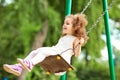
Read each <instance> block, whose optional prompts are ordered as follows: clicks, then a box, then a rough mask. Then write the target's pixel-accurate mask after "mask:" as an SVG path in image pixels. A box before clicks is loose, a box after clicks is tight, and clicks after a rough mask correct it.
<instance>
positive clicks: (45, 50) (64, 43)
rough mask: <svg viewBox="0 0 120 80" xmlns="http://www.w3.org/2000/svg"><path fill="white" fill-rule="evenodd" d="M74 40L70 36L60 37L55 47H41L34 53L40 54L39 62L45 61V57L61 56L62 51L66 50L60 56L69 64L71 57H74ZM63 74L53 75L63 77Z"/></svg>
mask: <svg viewBox="0 0 120 80" xmlns="http://www.w3.org/2000/svg"><path fill="white" fill-rule="evenodd" d="M75 39H76V37H74V36H72V35H65V36H63V37H61V38H60V39H59V41H58V43H57V44H56V45H55V46H52V47H41V48H38V49H37V50H35V51H34V52H37V53H38V54H40V59H41V60H40V62H41V61H43V60H44V59H45V57H47V56H50V55H57V54H61V53H62V52H63V51H65V50H67V49H71V50H67V51H65V52H63V53H62V54H61V56H62V57H63V58H64V59H65V60H66V61H67V62H68V63H69V64H70V61H71V57H72V55H74V53H73V50H72V49H73V41H74V40H75ZM64 73H65V72H60V73H55V75H63V74H64Z"/></svg>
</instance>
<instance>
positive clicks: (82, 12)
mask: <svg viewBox="0 0 120 80" xmlns="http://www.w3.org/2000/svg"><path fill="white" fill-rule="evenodd" d="M92 1H93V0H90V1H89V2H88V3H87V5H86V6H85V8H84V9H83V10H82V11H81V13H80V14H83V13H84V12H85V11H86V9H87V8H88V6H89V5H90V4H91V3H92Z"/></svg>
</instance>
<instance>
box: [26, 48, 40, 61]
mask: <svg viewBox="0 0 120 80" xmlns="http://www.w3.org/2000/svg"><path fill="white" fill-rule="evenodd" d="M38 50H39V49H37V50H33V51H31V52H30V53H29V54H28V56H27V57H26V58H24V60H29V59H32V58H33V57H34V56H35V55H36V54H37V53H38Z"/></svg>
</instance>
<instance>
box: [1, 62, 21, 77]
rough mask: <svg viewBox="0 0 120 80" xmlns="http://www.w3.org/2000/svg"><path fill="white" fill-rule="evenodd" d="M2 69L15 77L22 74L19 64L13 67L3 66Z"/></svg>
mask: <svg viewBox="0 0 120 80" xmlns="http://www.w3.org/2000/svg"><path fill="white" fill-rule="evenodd" d="M3 69H4V70H5V71H7V72H8V73H12V74H14V75H16V76H20V75H21V72H22V67H21V65H20V64H15V65H8V64H4V65H3Z"/></svg>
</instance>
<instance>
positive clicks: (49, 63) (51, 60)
mask: <svg viewBox="0 0 120 80" xmlns="http://www.w3.org/2000/svg"><path fill="white" fill-rule="evenodd" d="M40 66H41V67H42V68H43V69H44V70H45V71H46V74H50V73H59V72H64V71H71V70H73V67H72V66H71V65H70V64H69V63H67V62H66V61H65V60H64V59H63V58H62V57H61V56H60V55H59V54H58V55H52V56H48V57H46V58H45V59H44V60H43V61H42V62H41V63H40Z"/></svg>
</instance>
